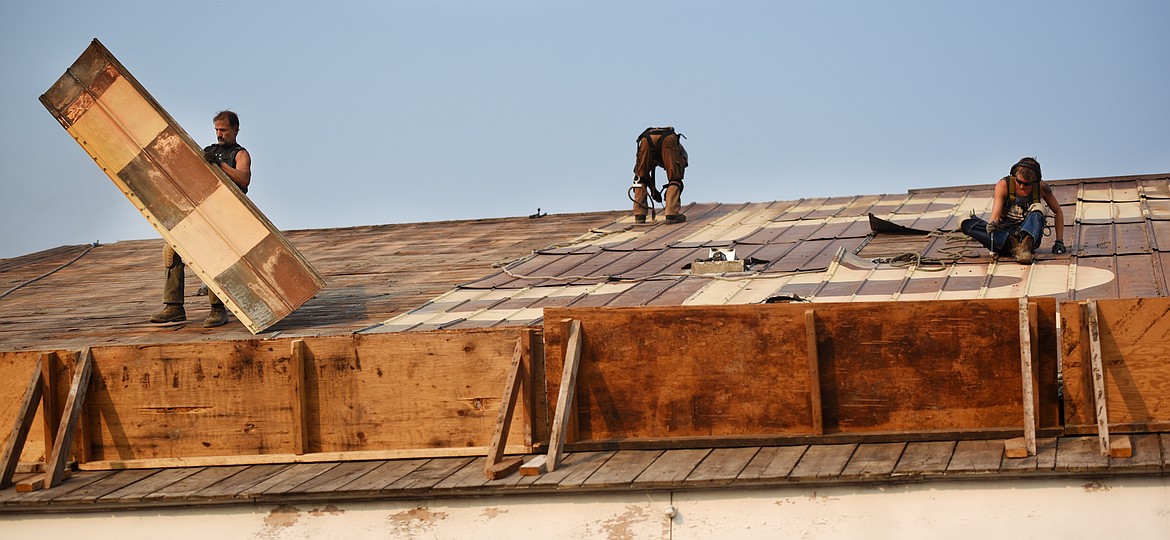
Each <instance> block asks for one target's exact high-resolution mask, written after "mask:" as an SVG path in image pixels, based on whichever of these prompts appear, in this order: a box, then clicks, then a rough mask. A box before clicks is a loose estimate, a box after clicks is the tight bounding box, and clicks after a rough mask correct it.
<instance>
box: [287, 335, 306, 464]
mask: <svg viewBox="0 0 1170 540" xmlns="http://www.w3.org/2000/svg"><path fill="white" fill-rule="evenodd" d="M305 356H307V352H306V350H305V341H304V340H302V339H297V340H294V341H293V342H292V356H291V357H290V358H289V369H290V370H291V376H292V377H291V378H292V394H293V395H292V399H293V402H292V403H293V453H294V454H296V455H298V456H300V455H304V454H305V452H307V451H308V448H309V435H308V434H309V429H308V424H307V423H306V417H307V416H308V415H307V414H306V410H307V408H306V405H307V403H306V400H305V395H306V393H305V391H306V389H305Z"/></svg>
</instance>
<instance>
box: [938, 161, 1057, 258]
mask: <svg viewBox="0 0 1170 540" xmlns="http://www.w3.org/2000/svg"><path fill="white" fill-rule="evenodd" d="M1041 200H1043V201H1044V204H1040V201H1041ZM1044 205H1047V206H1048V208H1050V209H1052V215H1053V216H1054V217H1055V218H1056V242H1055V243H1053V244H1052V252H1053V253H1055V254H1057V255H1061V254H1064V253H1065V252H1066V251H1067V250H1066V249H1065V247H1064V212H1062V211H1061V210H1060V202H1059V201H1057V200H1056V195H1053V193H1052V186H1049V185H1048V184H1044V183H1041V182H1040V163H1039V162H1038V161H1036V159H1035V158H1031V157H1025V158H1022V159H1020V161H1018V162H1016V164H1015V165H1012V169H1011V172H1010V173H1009V174H1008V176H1005V177H1003V178H1000V179H999V181H998V182H996V183H995V198H994V199H992V204H991V221H990V222H987V221H983V219H981V218H978V217H975V216H974V215H972V216H971V217H970V218H967V219H965V220H963V223H962V224H960V225H959V227H960V228H961V229H962V230H963V232H964V233H966V234H967V235H968V236H970V237H971V238H974V239H975V240H978V241H979V243H980V244H983V246H984V247H986V248H987V249H990V250H991V251H992V252H993V253H997V254H999V255H1011V256H1012V257H1015V259H1016V261H1018V262H1020V263H1022V264H1031V263H1032V254H1033V253H1034V252H1035V251H1036V249H1038V248H1039V247H1040V243H1041V242H1042V241H1043V239H1044V219H1045V217H1044Z"/></svg>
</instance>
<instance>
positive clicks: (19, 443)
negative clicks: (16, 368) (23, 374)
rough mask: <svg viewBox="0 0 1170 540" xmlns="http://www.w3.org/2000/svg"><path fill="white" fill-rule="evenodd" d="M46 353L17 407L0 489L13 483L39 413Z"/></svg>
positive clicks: (0, 458) (1, 463)
mask: <svg viewBox="0 0 1170 540" xmlns="http://www.w3.org/2000/svg"><path fill="white" fill-rule="evenodd" d="M44 360H45V355H41V358H40V359H38V360H37V365H36V367H34V368H33V374H32V379H31V380H29V383H28V388H26V389H25V391H24V399H22V400H21V402H20V405H19V406H18V407H17V409H16V420H15V421H14V422H13V425H12V432H11V433H10V434H9V435H8V442H6V443H5V444H4V452H3V453H2V454H0V489H4V488H6V487H8V486H9V485H11V484H12V476H13V474H15V473H16V464H17V462H19V461H20V452H21V450H24V442H25V439H27V438H28V431H29V429H30V428H32V423H33V418H34V417H35V416H36V413H37V401H39V400H40V399H41V395H42V393H43V387H42V385H41V381H43V380H44V374H43V373H42V371H41V366H42V365H44Z"/></svg>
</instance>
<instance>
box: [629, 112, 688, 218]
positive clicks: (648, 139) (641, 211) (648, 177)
mask: <svg viewBox="0 0 1170 540" xmlns="http://www.w3.org/2000/svg"><path fill="white" fill-rule="evenodd" d="M679 137H682V138H684V139H685V138H686V137H683V135H682V134H681V133H675V131H674V128H673V127H670V126H667V127H651V128H646V130H645V131H643V132H642V134H641V135H638V160H637V162H636V163H634V185H633V187H631V188H630V189H631V191H632V192H633V194H632V195H631V196H630V199H632V200H633V201H634V221H636V222H638V223H646V212H647V211H648V210H650V206H649V205H647V204H646V192H647V190H649V191H650V194H651V196H652V197H653V198H654V200H656V201H658V202H662V194H660V193H659V192H658V188H657V187H656V186H655V185H654V169H655V168H657V167H662V168H663V169H666V179H667V183H666V187H665V188H664V191H665V192H666V193H665V195H666V222H667V223H682V222H684V221H686V220H687V217H686V216H684V215H683V214H682V210H681V204H682V203H681V202H680V200H681V196H682V190H683V172H685V170H686V168H687V151H686V149H685V148H683V145H682V143H681V142H680V141H679Z"/></svg>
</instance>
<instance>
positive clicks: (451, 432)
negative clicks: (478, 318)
mask: <svg viewBox="0 0 1170 540" xmlns="http://www.w3.org/2000/svg"><path fill="white" fill-rule="evenodd" d="M527 331H528V330H527V329H517V328H509V329H501V330H480V331H470V332H467V331H464V332H433V333H422V332H413V333H409V334H373V335H364V336H336V337H326V338H306V339H303V340H300V341H301V342H302V343H303V346H300V350H301V351H302V353H301V355H300V362H301V363H302V364H303V366H304V378H303V383H300V382H299V381H300V379H299V378H298V377H297V376H296V371H295V370H294V369H293V365H294V350H295V347H294V345H293V342H294V341H297V340H294V339H279V340H248V341H221V342H202V343H188V344H162V345H137V346H112V347H94V348H92V349H91V350H92V352H93V359H94V363H93V369H94V371H93V376H92V378H91V381H90V386H89V387H88V392H87V395H86V402H85V408H84V414H83V418H82V422H81V424H82V425H81V436H80V437H79V446H78V447H77V448H78V449H79V450H81V451H75V452H74V453H75V454H76V455H77V459H78V460H79V461H81V462H83V464H84V463H93V464H94V465H93V466H94V467H115V468H120V467H149V466H167V465H174V464H188V465H189V464H206V465H213V464H227V463H231V464H241V463H264V462H272V461H274V460H277V461H279V460H285V461H291V460H298V461H299V460H304V461H314V460H317V461H319V460H321V459H324V458H322V457H320V456H325V457H327V458H328V459H332V460H346V459H369V458H371V457H387V456H390V457H397V456H400V455H403V454H402V452H405V451H411V452H413V455H452V454H481V455H482V454H484V453H486V449H487V446H488V445H489V444H490V442H491V440H492V436H493V435H494V430H495V428H496V426H497V422H496V421H497V418H498V415H499V409H500V406H501V395H502V392H503V390H504V385H505V381H506V377H507V373H508V367H509V366H510V364H511V360H512V356H513V352H514V351H515V348H516V343H517V340H518V338H519V337H520V335H521V333H523V332H527ZM74 356H75V355H69V354H68V353H67V352H63V357H68V358H69V359H70V361H71V362H70V363H72V361H73V360H72V359H73V357H74ZM36 358H37V356H36V354H35V353H28V352H0V376H2V377H9V378H10V381H11V382H8V380H9V379H0V381H5V382H4V383H3V384H0V403H9V402H11V403H17V402H19V396H16V397H14V395H15V394H14V393H16V392H18V391H17V390H16V389H17V388H19V389H21V390H23V388H24V387H25V386H27V384H28V382H27V381H28V378H29V376H31V371H30V370H31V366H33V365H35V363H36V361H35V360H36ZM523 361H524V362H526V363H528V364H532V363H533V362H530V359H524V360H523ZM63 364H65V363H64V362H63ZM537 365H539V364H537ZM68 367H69V366H68V365H65V366H62V367H61V368H60V369H62V370H66V369H67V368H68ZM67 375H68V373H62V374H61V376H58V379H61V380H64V381H65V383H64V384H60V387H59V388H58V389H56V393H57V394H58V399H61V400H63V396H62V395H60V394H61V392H63V391H67V390H68V380H69V379H68V377H67ZM297 384H303V386H302V387H301V389H300V392H297V391H295V390H296V385H297ZM521 389H522V396H521V398H519V399H518V403H517V410H516V411H515V413H514V416H513V420H512V424H511V430H510V431H509V433H508V440H507V443H508V449H509V451H511V452H516V451H528V450H530V449H531V443H532V406H531V403H532V398H531V393H532V389H533V385H532V382H531V376H530V375H528V374H526V376H525V378H524V379H523V380H522V381H521ZM298 397H299V399H303V400H304V405H303V407H302V405H301V404H300V402H299V401H298ZM298 410H303V411H304V414H303V416H298ZM13 414H14V413H13V412H11V411H9V410H8V407H6V406H2V405H0V421H5V422H7V423H8V424H7V425H9V426H11V422H12V419H13ZM298 421H299V423H298ZM298 426H300V427H299V430H300V432H303V433H304V436H305V438H304V440H305V444H304V445H303V448H300V449H299V448H298V446H297V444H296V441H297V440H298V439H297V434H298ZM6 436H7V435H6V434H5V435H4V437H6ZM42 437H43V436H42V435H41V434H40V430H39V429H38V430H36V433H33V434H32V436H31V437H30V441H31V442H33V443H37V444H36V445H35V446H34V449H35V450H37V451H40V452H43V443H41V442H38V441H42ZM0 441H3V439H2V438H0ZM298 451H299V452H303V453H305V454H309V455H306V456H301V457H293V456H292V455H293V454H294V453H299V452H298ZM314 456H317V457H314ZM31 459H32V460H36V459H43V458H40V456H36V455H34V456H32V458H31ZM168 460H169V461H168Z"/></svg>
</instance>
